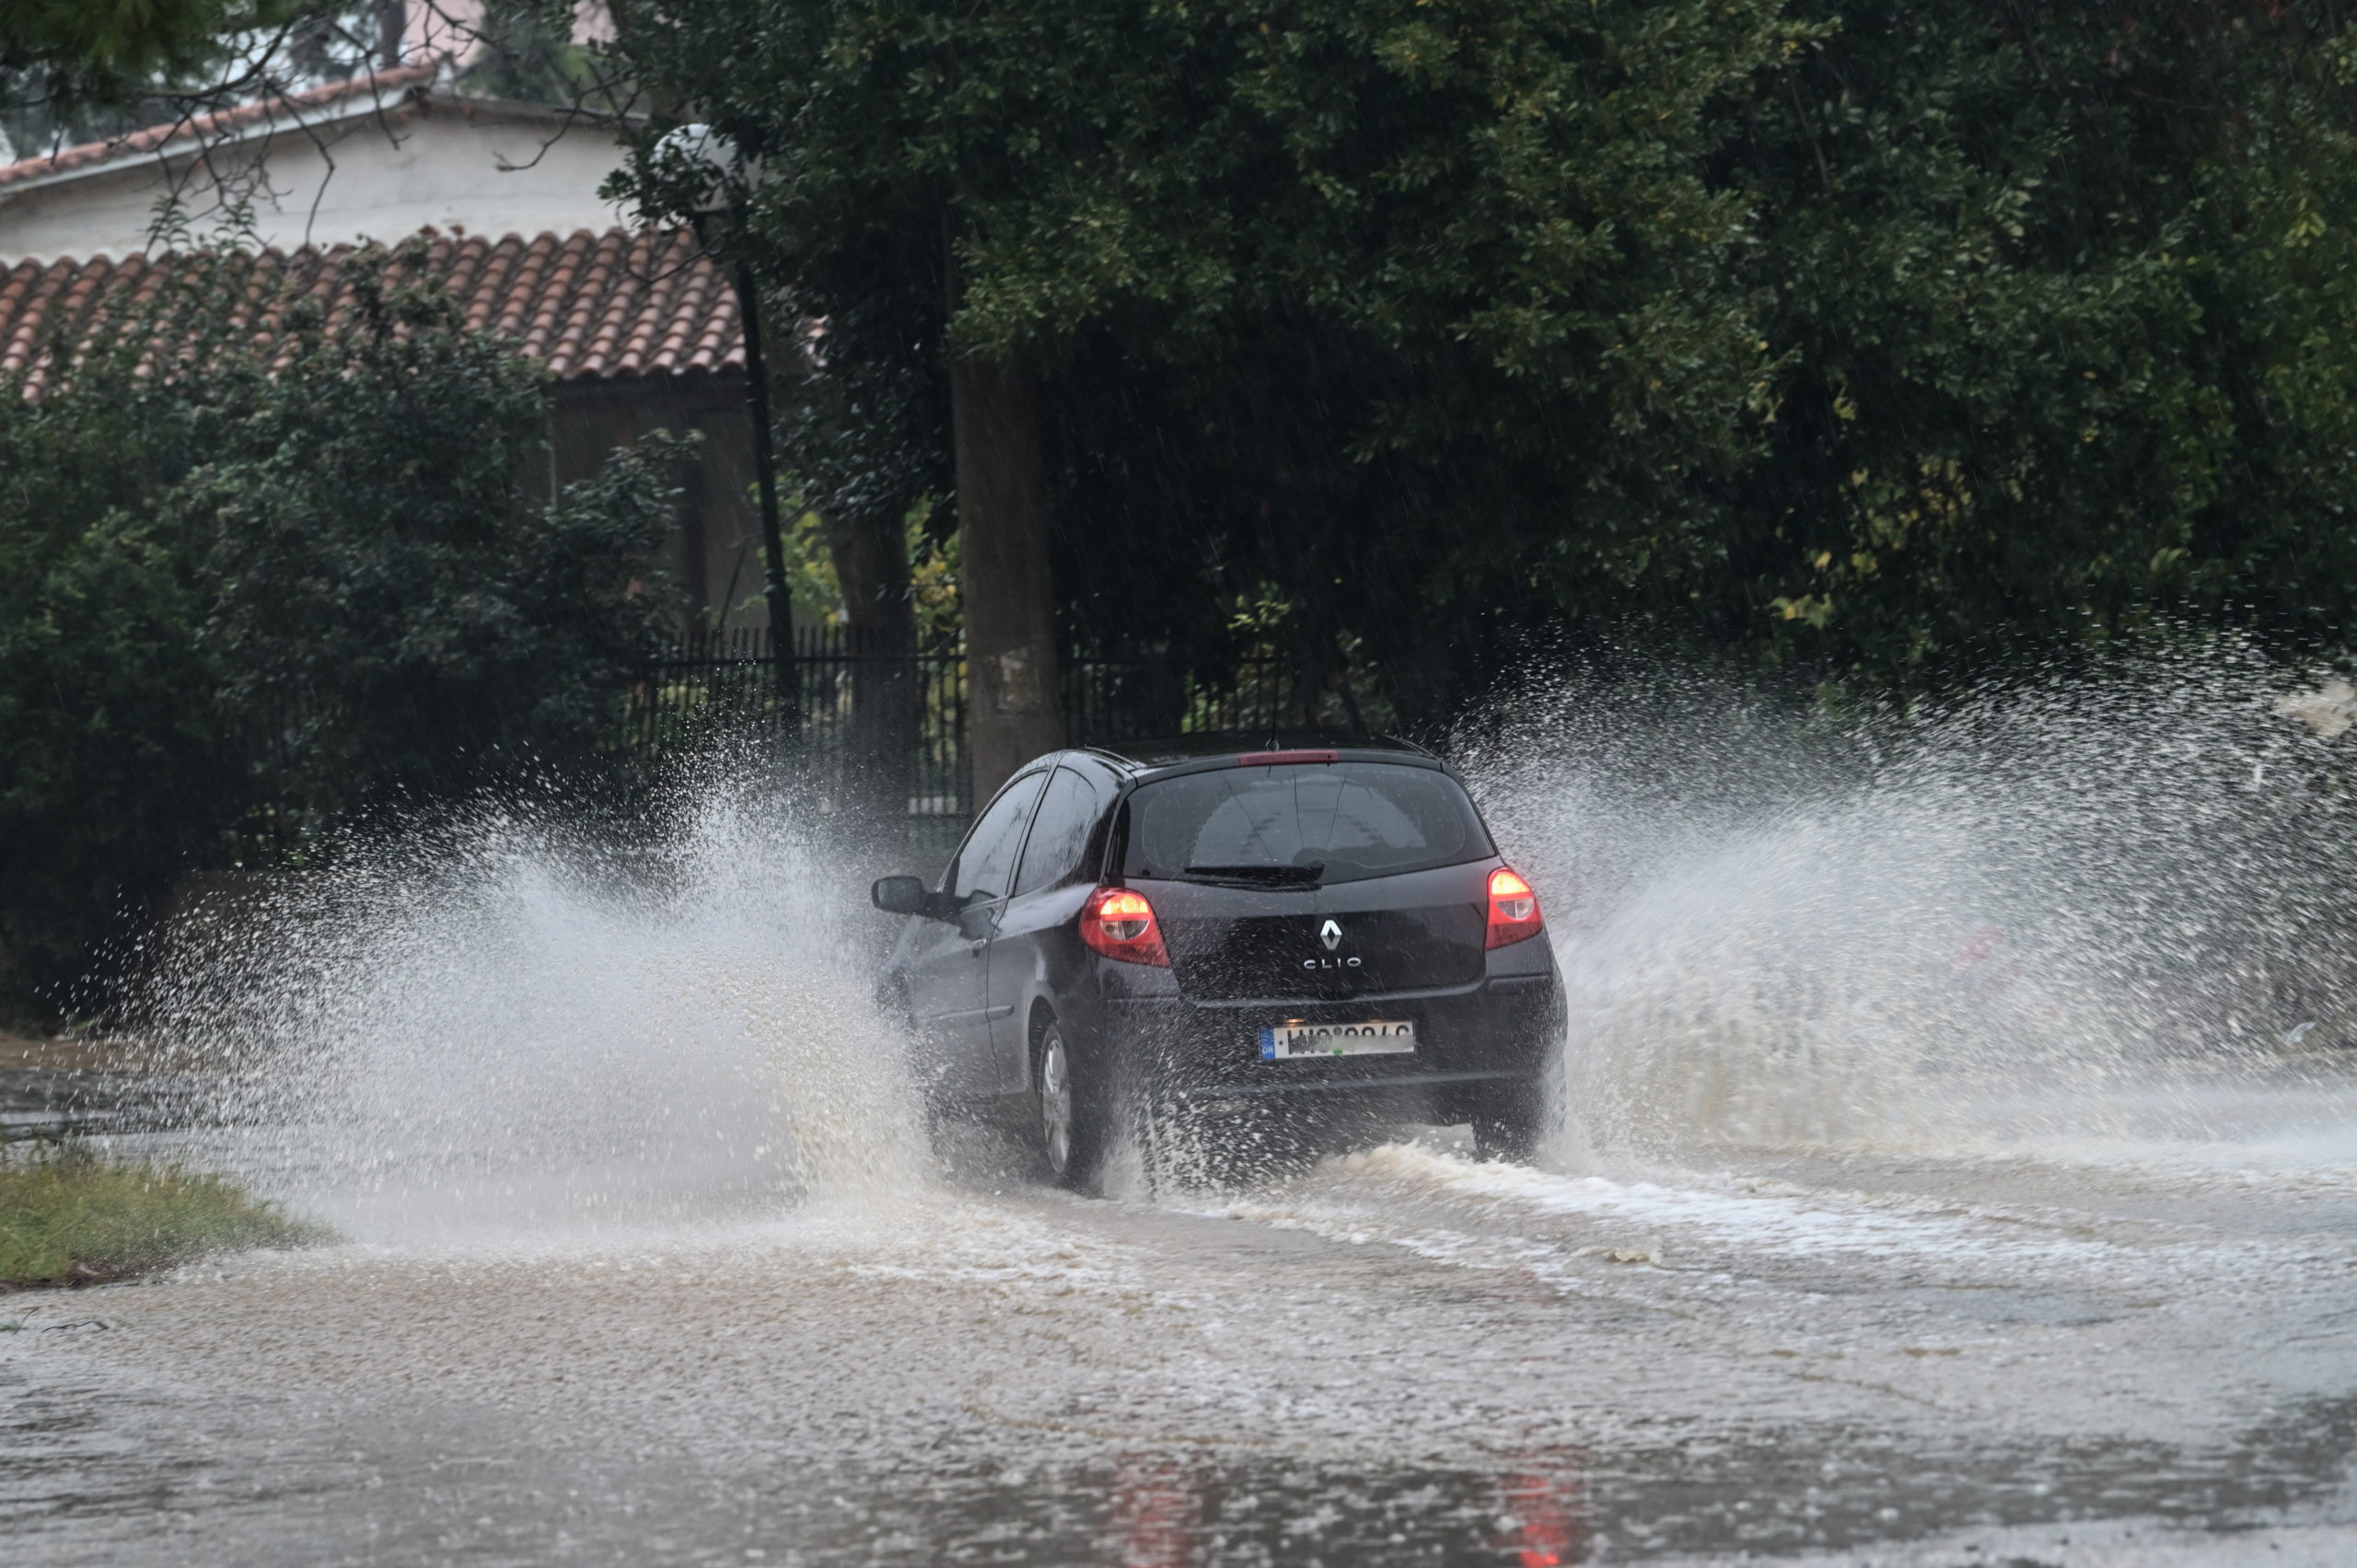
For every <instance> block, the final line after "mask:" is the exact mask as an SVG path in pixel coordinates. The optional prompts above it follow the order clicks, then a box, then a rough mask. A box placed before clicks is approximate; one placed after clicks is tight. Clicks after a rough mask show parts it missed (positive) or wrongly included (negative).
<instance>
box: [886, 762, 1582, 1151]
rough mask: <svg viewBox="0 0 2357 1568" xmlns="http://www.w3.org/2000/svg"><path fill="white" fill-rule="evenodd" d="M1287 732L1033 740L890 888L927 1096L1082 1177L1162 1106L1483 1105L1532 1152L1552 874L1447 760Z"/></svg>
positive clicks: (1203, 1111)
mask: <svg viewBox="0 0 2357 1568" xmlns="http://www.w3.org/2000/svg"><path fill="white" fill-rule="evenodd" d="M1277 744H1278V745H1279V747H1280V749H1260V750H1247V749H1238V748H1237V746H1236V745H1235V744H1234V743H1233V742H1232V741H1231V742H1228V743H1226V744H1224V745H1223V744H1219V743H1217V742H1205V741H1203V740H1202V739H1200V738H1195V739H1190V740H1189V741H1185V742H1174V743H1171V744H1168V745H1164V746H1146V747H1132V748H1129V749H1125V750H1124V751H1122V752H1114V751H1109V750H1103V749H1091V750H1074V751H1062V752H1057V753H1055V754H1053V755H1051V756H1048V757H1043V758H1040V759H1039V761H1035V762H1033V763H1031V764H1030V765H1028V767H1026V768H1024V769H1023V770H1022V771H1021V772H1018V773H1017V774H1016V776H1015V778H1014V779H1012V780H1011V781H1009V782H1008V784H1007V785H1006V787H1005V788H1004V789H1002V790H1001V791H1000V792H999V793H998V795H997V796H995V797H994V798H993V800H992V801H991V803H990V805H989V806H988V807H986V808H985V809H984V810H983V811H982V812H981V815H980V816H979V817H977V818H976V819H975V821H974V825H973V828H972V829H971V830H970V831H969V832H968V833H967V835H966V838H965V841H964V842H963V843H961V844H960V845H959V846H958V854H957V855H956V857H955V858H954V859H952V860H951V861H950V863H949V867H948V869H947V871H946V872H945V873H944V874H943V876H942V877H941V880H940V881H939V883H938V884H937V885H935V886H934V887H932V888H927V887H926V886H925V885H924V884H923V882H922V881H920V880H919V879H918V878H916V877H884V878H883V879H882V880H880V881H878V882H877V884H876V886H875V889H874V894H873V896H874V899H875V901H876V905H877V908H879V909H882V910H885V911H887V912H892V913H899V914H907V915H911V916H913V917H914V918H912V919H911V920H910V922H909V923H908V924H907V926H906V928H905V929H904V930H903V931H902V932H901V934H900V940H899V943H898V944H897V946H896V947H894V949H893V951H892V956H891V958H890V959H889V960H888V963H887V965H886V967H885V970H884V975H883V979H882V994H883V997H884V999H885V1002H886V1005H887V1006H888V1008H889V1009H890V1010H891V1011H893V1012H895V1013H897V1014H899V1015H900V1016H903V1017H904V1018H905V1019H906V1021H907V1022H908V1023H909V1025H910V1026H911V1034H912V1038H913V1039H914V1040H917V1041H918V1042H919V1046H920V1051H921V1056H920V1061H921V1063H922V1066H923V1076H924V1078H925V1086H926V1089H927V1092H928V1095H929V1097H930V1098H932V1100H933V1101H934V1103H935V1104H936V1105H937V1106H938V1105H942V1104H945V1103H947V1104H958V1103H961V1102H962V1103H965V1104H969V1105H976V1106H981V1107H987V1106H990V1105H992V1104H993V1103H994V1104H995V1105H997V1106H998V1107H1001V1108H1005V1109H1016V1110H1017V1111H1019V1113H1020V1114H1021V1115H1022V1118H1023V1120H1024V1121H1027V1122H1028V1124H1029V1126H1030V1128H1031V1130H1032V1132H1033V1136H1034V1137H1035V1138H1036V1139H1037V1141H1038V1143H1039V1147H1040V1149H1041V1151H1042V1153H1043V1154H1044V1155H1045V1156H1046V1160H1047V1164H1048V1167H1049V1169H1050V1170H1051V1172H1052V1173H1053V1175H1054V1176H1055V1177H1056V1179H1059V1180H1060V1181H1062V1182H1063V1183H1064V1184H1065V1185H1068V1186H1075V1187H1087V1186H1091V1185H1093V1184H1094V1183H1095V1182H1096V1180H1097V1177H1098V1176H1099V1174H1100V1172H1101V1168H1102V1165H1103V1162H1104V1160H1105V1158H1106V1156H1107V1155H1108V1154H1109V1151H1110V1149H1111V1147H1112V1146H1113V1144H1114V1143H1115V1142H1116V1141H1117V1139H1118V1138H1119V1137H1120V1136H1121V1135H1122V1134H1123V1132H1124V1131H1125V1130H1126V1129H1129V1128H1132V1127H1136V1126H1140V1125H1152V1124H1154V1123H1155V1121H1157V1120H1158V1119H1161V1118H1163V1117H1166V1116H1184V1117H1186V1118H1187V1119H1188V1120H1189V1121H1190V1124H1191V1125H1192V1126H1194V1127H1196V1128H1198V1129H1203V1128H1209V1129H1211V1130H1212V1131H1211V1132H1210V1133H1209V1136H1211V1137H1212V1138H1213V1139H1214V1140H1215V1139H1216V1137H1217V1136H1218V1133H1217V1129H1218V1128H1219V1127H1220V1126H1222V1125H1224V1124H1226V1123H1227V1122H1229V1121H1235V1122H1237V1123H1241V1122H1246V1121H1254V1122H1257V1123H1260V1124H1263V1125H1265V1123H1266V1122H1267V1121H1268V1119H1269V1118H1270V1117H1271V1116H1272V1115H1273V1116H1275V1117H1277V1118H1279V1119H1281V1120H1283V1121H1289V1122H1292V1123H1295V1124H1297V1125H1299V1126H1303V1127H1318V1128H1329V1129H1330V1128H1333V1127H1337V1126H1341V1125H1348V1124H1351V1123H1352V1122H1353V1121H1355V1122H1357V1123H1358V1124H1360V1125H1365V1124H1367V1123H1369V1122H1370V1121H1376V1120H1422V1121H1433V1122H1437V1123H1441V1124H1446V1125H1454V1124H1459V1123H1464V1122H1470V1123H1471V1124H1472V1127H1473V1129H1474V1133H1475V1137H1476V1139H1477V1141H1478V1144H1479V1145H1480V1148H1481V1149H1482V1151H1483V1152H1484V1153H1486V1154H1491V1155H1496V1156H1507V1157H1516V1158H1519V1157H1524V1156H1527V1154H1528V1153H1529V1152H1530V1149H1531V1147H1532V1145H1533V1144H1534V1143H1535V1142H1536V1140H1537V1138H1538V1134H1539V1132H1540V1128H1541V1123H1542V1117H1543V1095H1542V1086H1543V1085H1544V1083H1545V1081H1546V1080H1547V1079H1548V1078H1549V1076H1550V1073H1551V1072H1552V1070H1553V1068H1554V1067H1555V1064H1556V1062H1557V1060H1558V1058H1559V1055H1560V1051H1561V1048H1562V1039H1563V1029H1564V1008H1563V993H1562V981H1561V979H1560V977H1559V976H1558V974H1557V971H1556V968H1555V959H1554V954H1553V951H1552V949H1551V947H1550V944H1549V943H1547V942H1546V941H1544V940H1540V939H1539V938H1540V936H1541V934H1542V933H1543V932H1544V930H1545V923H1544V921H1543V918H1542V916H1541V915H1540V912H1539V908H1538V895H1537V893H1536V892H1535V891H1534V890H1533V889H1531V887H1530V885H1529V884H1528V883H1527V882H1526V881H1524V880H1523V878H1522V877H1520V876H1519V875H1518V874H1517V873H1516V872H1515V870H1514V869H1513V868H1512V867H1511V866H1508V865H1506V864H1505V863H1504V861H1503V860H1502V859H1500V857H1499V855H1498V852H1497V848H1496V846H1495V845H1494V844H1493V843H1492V841H1491V838H1490V834H1489V831H1488V830H1487V829H1486V828H1485V827H1484V826H1483V825H1482V822H1481V818H1480V812H1479V811H1477V810H1476V809H1475V808H1474V805H1473V802H1472V799H1471V798H1470V797H1469V796H1468V795H1467V794H1466V791H1465V786H1464V784H1463V783H1462V782H1461V781H1460V780H1459V779H1458V778H1457V775H1456V774H1455V773H1454V772H1451V771H1450V770H1449V769H1448V768H1447V767H1446V766H1445V765H1443V764H1442V763H1441V762H1440V761H1437V760H1436V759H1434V758H1433V757H1431V756H1429V755H1427V754H1425V753H1423V752H1422V751H1420V750H1417V749H1413V748H1411V747H1408V746H1405V745H1401V744H1397V743H1389V742H1379V741H1369V740H1364V739H1360V740H1345V741H1337V742H1325V741H1299V740H1289V741H1285V742H1282V743H1277ZM1214 747H1216V749H1213V748H1214ZM1199 1135H1202V1134H1200V1133H1199Z"/></svg>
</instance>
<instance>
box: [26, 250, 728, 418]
mask: <svg viewBox="0 0 2357 1568" xmlns="http://www.w3.org/2000/svg"><path fill="white" fill-rule="evenodd" d="M353 254H354V250H353V248H352V247H351V246H348V245H338V246H333V247H331V248H327V249H321V248H319V247H315V246H305V247H304V248H303V249H301V250H291V251H281V250H263V251H260V252H257V253H255V254H254V255H253V257H252V258H251V262H250V265H251V273H250V285H249V286H248V288H247V290H246V293H247V295H248V296H249V297H251V298H261V297H266V296H273V295H276V296H278V297H281V298H284V297H288V296H308V297H310V298H312V299H315V300H318V301H319V303H320V304H321V305H323V306H324V307H325V308H326V309H327V311H328V316H329V319H331V320H333V319H337V318H338V317H341V316H343V315H345V314H347V313H349V312H350V311H351V310H352V308H354V298H353V286H352V282H351V280H350V279H349V278H348V277H347V276H345V275H344V272H343V268H344V265H345V263H346V261H348V260H349V259H350V258H351V257H352V255H353ZM412 254H414V255H415V257H416V258H417V260H416V261H414V262H409V261H402V260H400V259H397V260H396V261H394V263H393V264H392V266H391V268H390V270H389V278H390V279H391V280H395V281H399V280H405V279H409V278H415V277H418V276H425V277H432V278H435V279H438V280H439V281H440V282H441V284H442V285H443V286H444V287H446V288H447V289H448V290H449V292H450V296H451V297H452V298H453V299H454V300H456V301H457V302H458V305H459V308H460V309H461V310H463V311H464V312H465V314H466V319H467V324H468V325H469V326H471V327H475V328H478V329H481V330H483V331H493V332H497V333H498V334H500V335H501V336H503V337H505V338H509V339H512V340H514V342H515V343H516V346H517V352H518V353H520V354H523V355H524V356H525V357H526V358H528V359H536V360H539V361H540V363H542V364H543V365H546V366H548V367H549V369H550V370H551V371H552V372H554V373H555V374H556V375H557V376H558V377H561V378H563V379H566V380H618V379H625V378H629V377H645V376H679V375H689V374H693V373H696V372H700V371H718V370H737V371H741V370H742V369H743V368H744V366H745V340H744V334H743V332H742V331H741V329H740V324H739V321H738V319H737V294H736V290H735V289H734V288H732V287H731V286H729V283H728V280H727V278H726V275H725V274H724V273H722V272H721V270H720V268H719V267H717V266H716V265H714V263H713V261H711V260H710V259H709V258H708V257H706V256H704V255H703V254H702V252H701V251H700V250H698V249H697V247H696V242H695V240H694V238H692V237H691V236H690V235H686V234H681V233H673V234H654V233H649V232H645V231H638V232H633V231H631V230H627V229H620V228H614V229H608V230H607V231H606V232H605V233H603V234H592V233H590V232H589V231H588V230H586V229H582V230H578V231H576V232H575V233H573V234H571V235H567V236H564V237H563V238H560V237H558V236H556V235H553V234H543V235H541V236H540V237H539V238H535V239H526V238H523V237H521V236H520V235H509V236H508V237H507V238H504V239H483V238H477V237H474V236H456V237H454V236H449V235H442V234H436V233H435V232H434V231H433V230H431V229H428V230H426V231H425V233H424V236H423V237H422V241H421V243H420V244H419V245H418V247H417V249H416V250H415V251H414V252H411V251H408V250H401V251H397V252H396V256H397V258H399V257H402V256H408V255H412ZM178 264H180V258H179V257H177V256H172V255H166V256H160V257H152V258H151V257H145V256H134V257H130V258H128V259H127V260H124V261H108V260H107V259H106V258H104V257H100V258H99V259H98V260H96V261H21V262H18V263H17V265H16V266H15V267H14V268H12V269H10V270H9V271H7V272H6V273H0V377H17V376H19V375H27V373H28V372H29V375H27V379H26V387H25V389H26V390H27V391H28V392H38V391H39V390H40V389H41V384H42V383H43V381H45V380H46V379H47V378H48V376H49V370H48V366H49V365H50V364H53V363H54V362H55V358H54V356H53V355H52V354H50V353H49V350H50V349H51V347H52V345H60V344H62V345H64V347H65V348H66V350H67V354H66V358H67V359H68V360H69V361H70V360H71V359H74V358H77V357H79V355H80V354H82V353H84V352H87V349H88V348H90V347H91V346H93V345H95V344H96V343H99V342H101V341H103V340H104V339H105V338H106V336H107V334H108V332H109V331H110V327H111V324H113V323H119V322H121V321H123V320H125V319H131V318H132V317H133V316H134V313H135V312H136V311H137V309H138V308H139V307H141V306H142V305H144V304H145V303H146V302H148V301H150V300H152V299H154V298H155V297H156V296H157V293H158V291H159V290H160V288H161V287H162V285H163V284H164V282H165V281H166V279H168V277H169V276H170V274H171V271H172V269H173V268H174V267H175V266H176V265H178ZM281 289H284V290H285V291H287V292H286V293H285V294H280V292H279V291H280V290H281ZM251 330H252V331H253V332H254V333H255V334H256V335H257V336H263V335H267V334H270V333H273V332H274V331H277V315H276V312H275V309H274V308H272V307H264V308H261V310H260V311H259V312H258V313H257V317H256V319H255V320H254V323H253V326H252V329H251Z"/></svg>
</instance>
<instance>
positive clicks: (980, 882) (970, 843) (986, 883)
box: [949, 770, 1048, 902]
mask: <svg viewBox="0 0 2357 1568" xmlns="http://www.w3.org/2000/svg"><path fill="white" fill-rule="evenodd" d="M1047 780H1048V775H1047V772H1045V770H1042V771H1041V772H1036V773H1030V774H1027V775H1025V776H1024V777H1022V778H1020V779H1017V780H1016V781H1015V783H1014V784H1009V785H1008V786H1007V789H1006V793H1005V794H1004V795H1002V796H999V797H998V798H997V799H996V800H994V801H993V802H991V806H990V809H989V810H987V811H985V812H983V813H982V817H981V821H979V822H976V823H975V824H974V830H973V831H972V832H970V833H968V834H967V835H966V842H965V846H964V847H963V848H961V849H959V850H958V860H957V863H956V864H955V865H952V866H951V867H950V868H949V890H950V891H951V892H952V893H954V894H956V895H957V896H958V898H959V899H962V900H966V901H968V902H975V901H978V900H990V899H995V898H999V897H1002V896H1003V895H1004V893H1005V892H1006V890H1007V887H1008V885H1009V884H1010V883H1011V882H1013V881H1014V879H1015V855H1016V851H1018V850H1020V849H1021V848H1022V847H1023V830H1024V829H1025V828H1027V827H1028V826H1029V825H1030V822H1031V808H1032V807H1033V806H1034V805H1036V804H1037V803H1038V801H1039V790H1040V787H1041V786H1042V785H1043V784H1046V783H1047Z"/></svg>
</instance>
